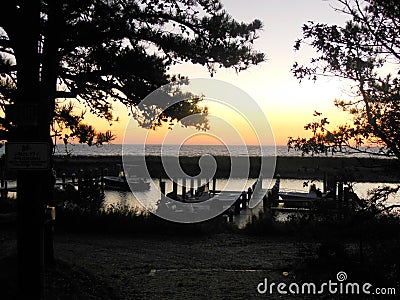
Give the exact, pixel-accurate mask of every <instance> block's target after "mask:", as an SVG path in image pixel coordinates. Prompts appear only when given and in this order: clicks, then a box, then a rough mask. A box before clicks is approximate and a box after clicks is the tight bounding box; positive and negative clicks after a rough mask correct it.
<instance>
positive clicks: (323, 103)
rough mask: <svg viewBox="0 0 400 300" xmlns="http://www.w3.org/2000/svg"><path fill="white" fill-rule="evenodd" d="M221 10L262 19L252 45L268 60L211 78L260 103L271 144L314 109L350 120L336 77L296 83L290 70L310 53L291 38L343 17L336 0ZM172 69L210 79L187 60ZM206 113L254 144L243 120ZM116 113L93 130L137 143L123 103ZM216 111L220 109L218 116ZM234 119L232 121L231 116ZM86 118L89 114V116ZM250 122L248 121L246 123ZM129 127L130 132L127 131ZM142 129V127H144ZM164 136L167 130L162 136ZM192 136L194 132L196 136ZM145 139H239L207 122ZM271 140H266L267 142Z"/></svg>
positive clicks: (231, 2)
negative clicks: (205, 127)
mask: <svg viewBox="0 0 400 300" xmlns="http://www.w3.org/2000/svg"><path fill="white" fill-rule="evenodd" d="M222 3H223V4H224V7H225V9H226V10H227V11H228V12H229V13H230V14H231V15H232V16H233V17H234V18H235V19H236V20H238V21H245V22H249V21H252V20H253V19H255V18H257V19H260V20H261V21H262V22H263V25H264V28H263V30H262V31H261V32H260V33H259V36H260V37H259V39H258V40H257V41H256V43H255V45H254V47H255V49H257V50H258V51H261V52H264V53H265V54H266V58H267V60H266V61H265V62H263V63H261V64H260V65H257V66H252V67H250V68H249V69H248V70H245V71H242V72H240V73H236V72H235V71H234V70H224V69H219V70H218V72H217V73H216V74H215V75H214V77H213V78H215V79H218V80H222V81H225V82H227V83H230V84H232V85H235V86H236V87H238V88H240V89H241V90H243V91H244V92H245V93H247V94H248V95H249V96H250V97H251V98H252V99H254V101H255V102H256V103H257V104H258V105H259V106H260V109H261V111H262V113H263V114H264V115H265V117H266V118H267V120H268V122H269V124H270V127H271V129H272V132H273V135H274V139H275V143H276V144H277V145H285V144H286V143H287V140H288V137H289V136H293V137H297V136H305V135H306V132H305V131H304V125H305V124H307V123H308V122H310V121H312V120H313V112H314V111H318V112H321V113H323V115H324V116H326V117H328V119H329V121H330V122H331V124H332V125H334V124H339V123H345V122H346V121H348V120H349V116H348V115H347V114H346V113H343V112H340V111H339V110H338V109H337V108H336V107H335V106H334V105H333V101H334V99H337V98H340V99H345V98H348V97H349V96H348V95H347V93H346V84H345V83H344V82H340V81H338V80H336V79H333V78H330V79H324V78H323V79H321V80H318V81H317V82H315V83H314V82H312V81H307V80H305V81H303V82H302V83H299V82H298V80H297V79H296V78H294V77H293V75H292V73H291V71H290V69H291V66H292V65H293V63H294V62H296V61H298V62H306V61H308V60H309V59H310V58H311V57H312V56H313V55H314V52H313V50H312V49H307V48H303V49H301V50H300V51H299V52H295V51H294V50H293V45H294V43H295V41H296V40H297V39H299V38H301V36H302V30H301V28H302V25H303V24H304V23H306V22H307V21H310V20H313V21H317V22H324V23H328V24H339V25H342V24H344V22H345V21H346V16H345V15H343V14H340V13H338V12H336V11H334V9H333V8H332V6H336V7H337V5H338V4H337V3H336V2H335V1H329V0H328V1H324V0H302V1H297V0H246V1H243V0H222ZM171 73H179V74H182V75H185V76H188V77H189V78H210V75H209V73H208V71H207V69H206V67H203V66H199V65H191V64H189V63H185V64H180V65H176V66H174V67H172V68H171ZM208 105H210V114H212V115H215V116H217V117H218V116H219V117H221V118H227V119H228V120H229V122H231V123H232V124H233V125H232V126H234V127H235V128H237V130H238V132H239V136H241V137H242V141H243V142H244V143H247V144H257V143H258V141H257V138H255V137H254V133H251V132H250V131H249V129H248V126H247V127H246V125H245V124H244V122H246V121H247V122H250V123H251V122H252V120H243V119H242V120H241V119H240V118H239V117H237V116H235V115H234V114H233V113H232V114H231V115H230V116H228V117H227V115H228V113H227V111H226V110H225V109H220V108H218V106H217V107H216V108H215V109H213V104H212V103H209V104H208ZM115 109H116V115H118V116H119V118H120V121H119V122H118V123H114V124H113V125H112V126H111V127H109V126H108V124H107V122H105V121H98V120H95V119H94V118H93V120H92V121H91V122H94V123H95V124H96V129H98V130H112V132H113V133H114V134H115V135H116V136H117V139H116V140H115V141H114V143H122V142H126V143H141V142H142V141H141V140H140V139H137V138H135V137H136V134H135V132H136V131H135V130H137V132H138V133H139V134H138V135H140V134H143V132H145V131H146V130H144V129H139V128H137V126H136V124H135V125H134V126H132V124H130V125H131V126H130V128H131V129H130V131H129V134H128V133H127V134H125V128H126V126H127V124H128V122H132V121H129V118H128V116H127V111H126V109H125V108H124V107H123V106H122V105H116V106H115ZM221 112H224V113H225V115H224V114H222V115H221ZM235 120H236V121H235ZM89 121H90V118H89ZM250 126H251V124H250ZM132 128H136V129H134V131H132ZM146 132H147V131H146ZM166 135H169V136H168V138H167V139H166V138H165V137H166ZM196 135H198V136H197V137H196ZM146 142H147V143H155V144H158V143H163V142H164V143H165V142H168V143H183V142H184V143H192V144H200V143H203V144H219V143H227V144H237V143H239V142H240V141H239V140H238V139H236V138H232V137H231V136H229V134H228V136H227V132H223V131H222V129H220V130H218V128H217V126H214V127H213V126H212V124H211V130H210V131H209V132H207V133H202V132H196V131H195V130H193V129H183V128H180V126H175V128H174V129H173V130H172V131H171V130H168V129H167V128H161V129H159V130H157V131H156V132H150V133H149V136H148V139H147V140H146ZM273 142H274V141H271V140H268V144H271V143H273Z"/></svg>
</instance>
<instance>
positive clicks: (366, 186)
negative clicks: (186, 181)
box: [105, 179, 400, 210]
mask: <svg viewBox="0 0 400 300" xmlns="http://www.w3.org/2000/svg"><path fill="white" fill-rule="evenodd" d="M254 181H255V180H254V179H249V180H248V181H247V182H245V184H244V185H243V180H241V179H230V185H231V186H233V190H235V191H242V190H247V188H248V187H249V186H251V185H252V184H253V183H254ZM154 182H155V185H156V186H158V180H157V179H155V180H154ZM227 182H228V179H218V180H217V187H216V188H217V190H218V189H223V188H224V187H225V186H226V184H227ZM274 183H275V181H274V180H273V181H272V184H274ZM303 183H304V180H299V179H281V184H280V190H281V191H298V192H308V189H309V187H307V186H304V185H303ZM313 183H314V184H315V185H316V186H317V188H320V189H321V190H322V189H323V183H322V182H319V181H317V182H313ZM383 185H391V186H395V185H394V184H385V183H368V182H363V183H355V184H354V186H353V189H354V191H355V192H356V193H357V195H358V196H359V197H360V198H366V197H367V196H368V191H369V190H371V189H373V188H377V187H378V186H383ZM243 186H244V189H243V188H242V187H243ZM263 186H264V188H266V187H267V182H266V181H263ZM151 187H152V188H150V190H149V191H146V192H141V193H140V194H139V198H140V199H149V200H150V199H159V197H160V191H159V190H158V189H153V186H152V185H151ZM166 191H167V192H169V191H172V182H171V181H169V180H166ZM399 197H400V195H399V194H398V195H396V196H393V195H392V196H391V197H390V198H389V199H388V203H387V204H388V205H390V204H398V203H399V202H400V201H399ZM117 204H121V205H124V206H128V207H131V208H136V209H139V210H140V209H142V208H143V206H142V204H141V203H140V202H139V201H138V200H137V199H136V197H135V196H134V195H133V194H132V193H131V192H118V191H106V203H105V205H106V206H110V205H117Z"/></svg>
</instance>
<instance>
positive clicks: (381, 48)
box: [288, 0, 400, 158]
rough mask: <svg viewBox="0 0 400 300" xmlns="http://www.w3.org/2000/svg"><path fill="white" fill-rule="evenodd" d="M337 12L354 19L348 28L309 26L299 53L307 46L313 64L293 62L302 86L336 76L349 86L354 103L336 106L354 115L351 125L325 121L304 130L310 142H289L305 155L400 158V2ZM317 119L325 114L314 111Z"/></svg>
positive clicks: (349, 1) (371, 2)
mask: <svg viewBox="0 0 400 300" xmlns="http://www.w3.org/2000/svg"><path fill="white" fill-rule="evenodd" d="M337 2H338V3H339V4H340V5H342V8H337V10H338V11H340V12H342V13H344V14H346V15H348V16H349V17H350V18H351V19H350V20H349V21H347V22H346V23H345V25H344V26H338V25H327V24H321V23H314V22H308V23H307V24H305V25H304V26H303V39H300V40H298V41H297V42H296V44H295V50H299V48H300V47H301V45H304V44H307V45H310V46H311V47H312V48H314V49H315V50H316V52H317V55H316V56H315V57H313V58H312V59H311V62H310V65H308V66H303V65H300V64H298V63H295V64H294V66H293V68H292V71H293V73H294V75H295V77H296V78H298V79H299V80H300V81H301V80H302V79H304V78H307V79H311V80H317V78H318V77H320V76H334V77H337V78H341V79H343V80H344V81H345V82H346V80H347V81H348V82H349V85H350V86H351V90H350V91H351V93H352V94H353V95H352V96H353V97H352V100H349V101H343V100H335V105H336V106H337V107H339V108H341V109H343V110H344V111H347V112H349V113H350V114H351V115H352V116H353V123H352V124H344V125H342V126H339V127H338V128H336V129H335V130H329V128H328V127H327V125H328V124H329V122H328V120H327V118H322V117H321V119H318V120H316V121H314V122H311V123H309V124H307V125H306V126H305V129H307V130H311V132H312V137H311V138H290V139H289V142H288V146H289V147H293V148H295V149H297V150H301V151H303V152H304V153H325V152H328V151H332V152H338V151H344V152H349V151H357V152H361V151H364V152H370V151H369V150H368V149H366V148H365V147H361V146H378V147H379V149H380V151H379V153H376V152H372V153H375V154H377V155H385V156H395V157H397V158H400V95H399V92H400V82H399V80H400V78H399V77H398V75H399V73H398V71H399V66H400V27H399V24H400V5H399V3H398V1H391V0H389V1H375V0H367V1H362V0H338V1H337ZM314 116H316V117H318V118H319V117H320V116H321V114H320V113H318V112H316V113H315V114H314Z"/></svg>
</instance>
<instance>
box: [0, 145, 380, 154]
mask: <svg viewBox="0 0 400 300" xmlns="http://www.w3.org/2000/svg"><path fill="white" fill-rule="evenodd" d="M142 149H143V145H134V144H130V145H125V147H124V154H130V155H140V154H141V153H143V150H142ZM68 150H69V151H71V154H72V155H107V156H108V155H121V153H122V145H121V144H106V145H103V146H99V147H97V146H92V147H89V146H87V145H80V144H77V145H69V146H68ZM373 150H374V151H377V150H376V149H373ZM161 151H162V152H161ZM1 152H3V153H4V147H3V148H0V154H1ZM161 153H163V155H168V156H171V155H172V156H178V155H180V156H201V155H204V154H210V155H215V156H217V155H218V156H247V155H249V156H260V155H261V154H262V155H263V156H301V152H298V151H294V150H290V151H288V149H287V147H286V146H276V148H275V147H274V146H263V147H262V148H260V147H259V146H247V147H246V146H229V147H226V146H223V145H182V146H179V145H163V146H161V145H146V148H145V154H146V155H161ZM56 154H58V155H64V154H65V150H64V146H63V145H59V146H57V148H56ZM324 156H325V155H324ZM328 156H332V154H328ZM334 156H338V157H340V156H344V154H340V153H335V154H334ZM346 156H349V155H348V154H347V155H346ZM351 156H357V157H371V155H369V154H364V153H357V154H351Z"/></svg>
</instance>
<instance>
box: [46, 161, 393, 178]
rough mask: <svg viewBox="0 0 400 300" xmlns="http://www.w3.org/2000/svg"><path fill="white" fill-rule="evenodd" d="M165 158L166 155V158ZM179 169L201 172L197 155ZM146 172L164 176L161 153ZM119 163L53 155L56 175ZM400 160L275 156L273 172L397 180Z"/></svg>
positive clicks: (224, 172)
mask: <svg viewBox="0 0 400 300" xmlns="http://www.w3.org/2000/svg"><path fill="white" fill-rule="evenodd" d="M214 158H215V160H216V162H217V166H218V167H217V170H216V177H217V178H228V177H229V174H230V168H231V163H230V157H229V156H215V157H214ZM238 158H239V161H240V160H242V161H245V160H247V157H238ZM141 159H142V158H141V157H139V156H130V160H131V161H132V164H135V162H138V161H140V160H141ZM167 159H168V158H167ZM248 159H249V161H250V172H249V176H248V177H249V178H257V177H258V174H259V170H260V162H261V158H260V157H257V156H251V157H249V158H248ZM179 161H180V164H181V167H182V169H183V170H184V171H185V172H186V173H187V174H189V175H191V176H194V175H196V174H198V173H199V172H200V168H199V165H198V161H199V157H189V156H183V157H179ZM146 163H147V168H148V170H149V173H150V175H151V176H152V177H154V178H159V177H161V178H166V177H167V176H166V173H165V170H164V168H163V166H162V161H161V157H160V156H146ZM118 165H121V166H122V157H121V156H120V155H117V156H71V157H61V156H56V157H54V169H55V170H56V172H57V176H58V177H59V176H60V175H61V174H62V173H66V175H67V177H68V176H70V175H71V174H72V173H76V174H77V172H78V171H79V170H80V169H83V170H86V169H98V170H99V169H101V168H103V169H104V170H105V173H106V174H108V175H115V176H116V175H117V174H118V171H119V170H120V167H118ZM399 167H400V162H399V161H397V160H396V159H384V158H357V157H298V156H278V157H277V160H276V169H275V175H277V174H279V175H280V176H281V178H287V179H316V180H318V179H319V180H322V179H324V178H336V179H337V180H343V181H353V182H355V181H357V182H387V183H398V182H400V172H398V170H399V169H400V168H399Z"/></svg>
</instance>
